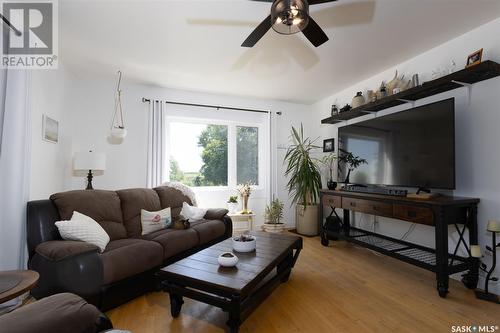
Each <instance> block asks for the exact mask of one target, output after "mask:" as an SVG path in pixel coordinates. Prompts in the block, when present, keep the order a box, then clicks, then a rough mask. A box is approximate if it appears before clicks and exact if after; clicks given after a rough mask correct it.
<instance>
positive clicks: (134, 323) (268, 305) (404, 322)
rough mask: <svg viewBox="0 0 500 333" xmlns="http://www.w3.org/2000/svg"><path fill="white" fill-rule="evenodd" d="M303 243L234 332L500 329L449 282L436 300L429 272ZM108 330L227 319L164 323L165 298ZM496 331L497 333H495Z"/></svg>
mask: <svg viewBox="0 0 500 333" xmlns="http://www.w3.org/2000/svg"><path fill="white" fill-rule="evenodd" d="M333 244H334V245H332V242H330V246H329V247H328V248H325V247H323V246H321V244H320V242H319V238H318V237H315V238H304V249H303V251H302V253H301V254H300V257H299V260H298V261H297V264H296V266H295V268H294V270H293V271H292V275H291V277H290V280H289V281H288V282H287V283H285V284H281V285H280V286H279V287H278V288H277V289H276V290H275V291H274V292H273V294H271V296H269V297H268V298H267V300H266V301H265V302H264V303H263V304H262V305H260V306H259V307H258V308H257V310H255V311H254V312H253V313H252V314H251V315H250V317H249V318H248V319H247V320H246V321H245V322H244V323H243V325H242V326H241V329H240V332H266V333H268V332H269V333H273V332H287V333H290V332H384V333H386V332H398V333H399V332H444V333H446V332H451V326H452V325H493V326H495V325H496V326H500V306H499V305H495V304H493V303H488V302H484V301H479V300H477V299H476V298H475V297H474V293H473V291H471V290H468V289H466V288H465V287H464V286H463V285H462V284H461V283H460V282H458V281H455V280H451V281H450V293H449V294H448V297H447V298H446V299H441V298H440V297H439V296H438V295H437V292H436V289H435V276H434V274H433V273H431V272H428V271H425V270H423V269H420V268H417V267H414V266H411V265H409V264H406V263H403V262H400V261H398V260H395V259H392V258H389V257H385V256H381V255H378V254H375V253H373V252H371V251H369V250H367V249H363V248H360V247H356V246H354V245H352V244H346V243H345V242H334V243H333ZM108 315H109V317H110V318H111V320H112V322H113V324H114V327H115V328H118V329H126V330H131V331H133V332H134V333H140V332H204V333H210V332H224V331H225V330H226V325H225V322H226V320H227V314H226V313H224V312H222V311H221V310H219V309H217V308H214V307H212V306H209V305H205V304H202V303H199V302H195V301H192V300H189V299H185V304H184V305H183V307H182V311H181V315H180V316H179V318H177V319H173V318H172V317H171V316H170V304H169V299H168V295H167V294H165V293H162V292H157V293H150V294H147V295H144V296H142V297H139V298H137V299H135V300H133V301H132V302H129V303H127V304H124V305H122V306H120V307H118V308H116V309H113V310H111V311H109V312H108ZM497 332H500V331H499V330H497Z"/></svg>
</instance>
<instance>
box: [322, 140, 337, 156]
mask: <svg viewBox="0 0 500 333" xmlns="http://www.w3.org/2000/svg"><path fill="white" fill-rule="evenodd" d="M334 151H335V139H333V138H332V139H326V140H323V152H324V153H331V152H334Z"/></svg>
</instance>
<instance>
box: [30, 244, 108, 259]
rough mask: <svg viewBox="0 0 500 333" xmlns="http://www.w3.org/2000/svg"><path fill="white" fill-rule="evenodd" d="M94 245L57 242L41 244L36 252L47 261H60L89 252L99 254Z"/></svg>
mask: <svg viewBox="0 0 500 333" xmlns="http://www.w3.org/2000/svg"><path fill="white" fill-rule="evenodd" d="M98 251H99V248H98V247H97V246H95V245H94V244H90V243H86V242H79V241H63V240H55V241H48V242H43V243H41V244H39V245H38V246H37V247H36V248H35V252H36V253H37V254H39V255H41V256H42V257H44V258H45V259H47V260H50V261H60V260H64V259H67V258H71V257H74V256H77V255H79V254H83V253H87V252H98Z"/></svg>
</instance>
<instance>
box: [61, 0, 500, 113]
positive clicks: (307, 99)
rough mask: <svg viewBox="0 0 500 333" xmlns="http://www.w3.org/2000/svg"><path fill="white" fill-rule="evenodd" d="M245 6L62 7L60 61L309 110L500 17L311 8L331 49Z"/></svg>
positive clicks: (489, 3) (229, 2)
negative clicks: (285, 31) (269, 24)
mask: <svg viewBox="0 0 500 333" xmlns="http://www.w3.org/2000/svg"><path fill="white" fill-rule="evenodd" d="M269 10H270V4H269V3H264V2H251V1H247V0H225V1H223V0H221V1H216V0H197V1H195V0H181V1H168V0H163V1H140V0H134V1H123V0H107V1H89V0H60V1H59V11H60V16H59V17H60V19H59V25H60V26H59V34H60V44H59V45H60V46H59V47H60V54H61V58H60V59H62V62H63V63H65V64H66V65H69V66H70V67H71V68H73V69H75V70H77V71H80V72H82V73H86V74H90V75H99V76H103V75H105V76H109V77H112V78H113V79H114V78H115V73H116V70H117V69H118V68H120V69H121V70H122V71H123V72H124V80H128V81H129V82H137V83H145V84H151V85H157V86H163V87H169V88H178V89H186V90H193V91H204V92H214V93H223V94H229V95H240V96H251V97H260V98H270V99H277V100H285V101H292V102H302V103H312V102H315V101H317V100H319V99H321V98H323V97H326V96H328V95H331V94H332V93H334V92H336V91H338V90H340V89H343V88H346V87H348V86H350V85H352V84H354V83H356V82H358V81H360V80H362V79H365V78H367V77H370V76H372V75H374V74H376V73H378V72H380V71H382V70H384V69H386V68H388V67H391V66H393V65H394V64H397V63H400V62H402V61H404V60H407V59H409V58H411V57H412V56H415V55H417V54H419V53H422V52H423V51H425V50H428V49H430V48H432V47H435V46H437V45H439V44H441V43H443V42H445V41H447V40H449V39H452V38H453V37H456V36H459V35H461V34H463V33H465V32H467V31H469V30H471V29H473V28H474V27H477V26H479V25H481V24H484V23H486V22H488V21H491V20H493V19H495V18H497V17H499V16H500V1H499V0H376V1H372V0H339V1H338V2H335V3H328V4H322V5H316V6H311V16H312V17H313V18H314V19H315V20H316V21H317V22H318V24H319V25H320V26H322V27H323V28H324V30H325V32H326V34H327V35H328V36H329V37H330V41H329V42H327V43H326V44H324V45H322V46H320V47H319V48H314V47H313V46H312V45H311V44H310V43H309V42H308V41H307V40H306V39H305V38H304V37H303V36H302V35H293V36H282V35H278V34H276V33H275V32H274V31H272V30H271V31H269V32H268V33H267V34H266V36H265V37H264V38H263V39H262V40H261V41H260V42H259V43H258V44H257V45H256V46H255V47H254V48H252V49H246V48H241V47H240V45H241V43H242V42H243V40H244V39H245V38H246V37H247V36H248V35H249V34H250V33H251V32H252V30H253V29H254V28H255V27H256V26H257V25H258V24H259V23H260V22H261V21H262V20H263V19H264V18H265V17H266V16H267V15H268V14H269Z"/></svg>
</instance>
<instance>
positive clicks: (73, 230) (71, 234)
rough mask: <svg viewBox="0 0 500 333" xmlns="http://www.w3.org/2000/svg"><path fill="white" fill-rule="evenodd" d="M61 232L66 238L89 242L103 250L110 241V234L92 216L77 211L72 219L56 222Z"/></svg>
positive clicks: (63, 237)
mask: <svg viewBox="0 0 500 333" xmlns="http://www.w3.org/2000/svg"><path fill="white" fill-rule="evenodd" d="M55 225H56V227H57V229H58V230H59V234H60V235H61V237H62V239H64V240H74V241H81V242H87V243H90V244H94V245H95V246H97V247H98V248H99V249H100V250H101V252H102V251H104V249H105V248H106V245H108V243H109V235H108V234H107V233H106V231H104V229H103V228H102V227H101V226H100V224H99V223H97V222H96V221H95V220H94V219H92V218H91V217H88V216H87V215H83V214H81V213H79V212H77V211H75V212H73V215H72V216H71V220H69V221H57V222H56V223H55Z"/></svg>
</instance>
